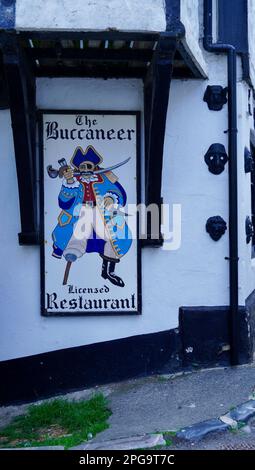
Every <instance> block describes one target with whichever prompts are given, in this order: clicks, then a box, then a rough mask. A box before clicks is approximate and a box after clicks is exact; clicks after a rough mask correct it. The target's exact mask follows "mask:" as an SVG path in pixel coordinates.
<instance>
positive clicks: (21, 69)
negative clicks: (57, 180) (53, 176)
mask: <svg viewBox="0 0 255 470" xmlns="http://www.w3.org/2000/svg"><path fill="white" fill-rule="evenodd" d="M1 45H2V53H3V66H4V73H5V77H6V82H7V88H8V95H9V107H10V113H11V121H12V130H13V141H14V150H15V160H16V168H17V179H18V189H19V205H20V221H21V232H20V233H19V243H20V244H22V245H33V244H37V243H38V230H37V211H36V178H35V147H36V143H35V129H36V118H35V109H36V108H35V77H34V76H33V74H32V73H31V70H30V67H29V64H28V63H27V61H26V59H25V57H24V54H23V51H22V49H21V47H20V44H19V42H18V40H17V37H16V36H15V34H4V35H2V36H1Z"/></svg>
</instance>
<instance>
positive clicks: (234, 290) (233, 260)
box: [204, 0, 239, 366]
mask: <svg viewBox="0 0 255 470" xmlns="http://www.w3.org/2000/svg"><path fill="white" fill-rule="evenodd" d="M204 48H205V49H206V50H207V51H208V52H214V53H222V52H226V53H227V55H228V153H229V172H228V175H229V179H228V186H229V258H227V259H228V260H229V284H230V300H229V304H230V347H231V350H230V354H231V364H232V365H233V366H234V365H237V364H238V363H239V357H238V356H239V354H238V349H239V312H238V209H237V204H238V199H237V102H236V49H235V47H234V46H233V45H231V44H220V43H216V44H213V37H212V0H204Z"/></svg>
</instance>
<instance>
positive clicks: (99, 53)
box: [25, 47, 153, 62]
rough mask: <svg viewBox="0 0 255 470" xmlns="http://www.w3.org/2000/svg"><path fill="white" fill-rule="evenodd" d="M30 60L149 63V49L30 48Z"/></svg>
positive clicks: (27, 51)
mask: <svg viewBox="0 0 255 470" xmlns="http://www.w3.org/2000/svg"><path fill="white" fill-rule="evenodd" d="M25 51H26V53H27V54H28V56H29V57H31V58H32V59H63V60H64V59H73V60H75V59H78V60H93V61H111V62H112V61H122V62H125V61H138V62H150V61H151V59H152V56H153V50H150V49H96V48H95V49H94V48H91V49H77V48H45V47H42V48H31V49H25Z"/></svg>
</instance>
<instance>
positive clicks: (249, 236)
mask: <svg viewBox="0 0 255 470" xmlns="http://www.w3.org/2000/svg"><path fill="white" fill-rule="evenodd" d="M245 233H246V243H247V245H248V243H250V241H251V239H252V237H253V234H254V228H253V225H252V221H251V219H250V217H249V216H247V217H246V219H245Z"/></svg>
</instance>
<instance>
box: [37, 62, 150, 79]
mask: <svg viewBox="0 0 255 470" xmlns="http://www.w3.org/2000/svg"><path fill="white" fill-rule="evenodd" d="M146 71H147V68H146V66H144V67H141V66H140V67H128V64H126V65H125V66H124V67H122V66H120V65H119V66H118V65H117V66H115V65H112V64H104V63H103V64H96V65H94V66H92V64H90V65H78V66H75V67H68V66H65V65H62V64H61V65H60V64H58V65H56V66H53V67H50V66H48V65H40V66H39V67H35V69H34V72H35V74H36V76H37V77H50V78H52V77H72V78H73V77H91V78H104V79H108V78H144V77H145V75H146Z"/></svg>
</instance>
